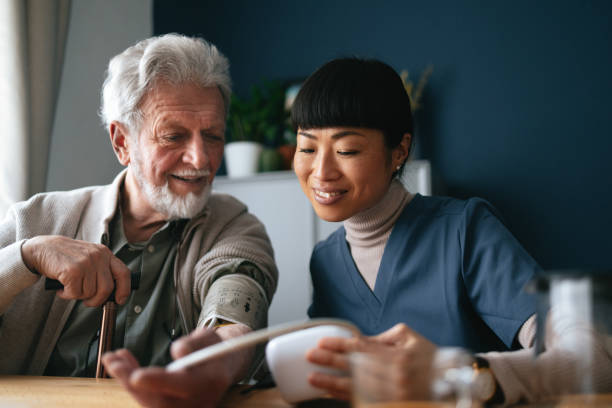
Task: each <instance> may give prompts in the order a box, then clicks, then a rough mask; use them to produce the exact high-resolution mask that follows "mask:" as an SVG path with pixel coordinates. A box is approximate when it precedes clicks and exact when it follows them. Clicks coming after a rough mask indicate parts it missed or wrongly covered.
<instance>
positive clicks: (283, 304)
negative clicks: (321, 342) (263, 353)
mask: <svg viewBox="0 0 612 408" xmlns="http://www.w3.org/2000/svg"><path fill="white" fill-rule="evenodd" d="M402 181H403V182H404V184H405V185H406V186H407V188H408V190H409V191H411V192H419V193H421V194H424V195H429V194H431V170H430V166H429V162H427V161H423V160H418V161H412V162H410V163H408V164H407V166H406V169H405V171H404V175H403V177H402ZM213 190H214V191H216V192H219V193H227V194H231V195H233V196H234V197H236V198H238V199H239V200H240V201H242V202H243V203H245V204H246V205H247V206H248V207H249V211H250V212H251V213H252V214H254V215H255V216H256V217H257V218H259V220H260V221H261V222H262V223H263V224H264V225H265V227H266V231H267V232H268V235H269V236H270V240H271V241H272V246H273V248H274V257H275V259H276V264H277V265H278V271H279V282H278V288H277V290H276V294H275V295H274V299H273V301H272V305H271V307H270V314H269V324H270V325H273V324H277V323H282V322H287V321H291V320H303V319H306V317H307V316H306V309H307V308H308V306H309V305H310V297H311V283H310V273H309V270H308V264H309V261H310V253H311V252H312V249H313V247H314V244H315V243H316V242H318V241H320V240H322V239H324V238H326V237H327V236H328V235H329V234H330V233H331V232H333V231H334V230H336V229H337V228H338V227H339V226H340V224H341V223H330V222H325V221H323V220H321V219H319V218H318V217H317V216H316V214H315V213H314V211H313V210H312V207H311V206H310V203H309V202H308V199H307V198H306V196H304V194H303V193H302V189H301V188H300V184H299V182H298V180H297V178H296V177H295V174H294V173H293V172H292V171H281V172H272V173H261V174H257V175H256V176H253V177H246V178H238V179H230V178H228V177H225V176H219V177H216V178H215V181H214V185H213Z"/></svg>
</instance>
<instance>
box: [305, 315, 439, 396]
mask: <svg viewBox="0 0 612 408" xmlns="http://www.w3.org/2000/svg"><path fill="white" fill-rule="evenodd" d="M436 350H437V347H436V346H435V345H434V344H433V343H431V342H430V341H429V340H427V339H426V338H424V337H423V336H421V335H420V334H418V333H417V332H415V331H413V330H411V329H410V328H409V327H408V326H406V325H405V324H403V323H399V324H397V325H395V326H393V327H392V328H391V329H389V330H387V331H385V332H383V333H381V334H379V335H377V336H372V337H353V338H350V339H346V338H338V337H333V338H332V337H328V338H323V339H321V340H320V341H319V343H318V346H317V348H314V349H311V350H309V351H308V352H307V354H306V358H307V360H308V361H310V362H311V363H314V364H319V365H322V366H326V367H330V368H335V369H338V370H342V371H348V370H349V353H351V352H363V353H369V354H373V355H378V356H380V358H381V359H384V358H386V357H388V356H392V360H390V361H392V364H389V365H388V366H387V367H386V369H385V370H384V372H383V373H380V374H381V375H380V376H373V377H372V381H373V382H375V381H378V382H379V383H380V384H379V385H380V386H384V387H385V388H387V389H388V392H387V394H388V395H390V396H394V397H395V399H426V398H428V397H429V383H430V378H431V363H432V361H433V357H434V355H435V353H436ZM309 382H310V384H312V385H313V386H315V387H318V388H323V389H325V390H326V391H327V392H329V394H330V395H331V396H332V397H334V398H338V399H344V400H348V399H350V397H351V379H350V377H347V376H336V375H331V374H325V373H321V372H315V373H312V374H311V375H310V377H309Z"/></svg>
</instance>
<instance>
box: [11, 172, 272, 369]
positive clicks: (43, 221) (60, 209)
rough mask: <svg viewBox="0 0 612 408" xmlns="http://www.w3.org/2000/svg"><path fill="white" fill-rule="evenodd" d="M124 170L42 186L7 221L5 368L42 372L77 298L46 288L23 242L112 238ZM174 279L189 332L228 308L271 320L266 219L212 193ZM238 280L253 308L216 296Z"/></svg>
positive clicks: (251, 319)
mask: <svg viewBox="0 0 612 408" xmlns="http://www.w3.org/2000/svg"><path fill="white" fill-rule="evenodd" d="M124 178H125V171H123V172H121V173H120V174H119V175H118V176H117V177H116V178H115V180H114V181H113V183H112V184H110V185H107V186H96V187H86V188H82V189H78V190H73V191H67V192H52V193H43V194H37V195H35V196H33V197H32V198H31V199H29V200H28V201H25V202H20V203H17V204H15V205H14V206H12V207H11V209H10V210H9V212H8V214H7V216H6V217H5V219H4V220H3V221H2V223H1V224H0V374H30V375H41V374H42V373H43V372H44V370H45V367H46V365H47V362H48V359H49V357H50V355H51V352H52V351H53V348H54V347H55V344H56V342H57V340H58V338H59V335H60V334H61V332H62V329H63V327H64V324H65V323H66V320H67V319H68V316H69V315H70V312H71V311H72V309H73V307H74V305H75V303H76V301H74V300H72V301H68V300H64V299H60V298H59V297H56V296H55V293H54V292H49V291H45V290H44V279H41V278H40V277H39V276H37V275H34V274H33V273H32V272H30V271H29V270H28V269H27V267H26V266H25V264H24V263H23V259H22V257H21V245H22V244H23V242H24V241H25V240H26V239H28V238H31V237H34V236H37V235H48V234H53V235H63V236H67V237H71V238H74V239H79V240H84V241H88V242H96V243H102V244H108V236H109V235H108V234H109V231H108V224H109V222H110V221H111V220H112V218H113V215H114V213H115V210H116V208H117V203H118V199H119V191H120V186H121V184H122V183H123V180H124ZM253 266H255V267H253ZM219 278H220V279H219ZM174 279H175V283H176V287H177V299H178V304H179V312H180V315H181V318H182V323H183V326H184V327H183V329H184V330H185V332H190V331H192V330H193V329H194V328H195V327H197V326H201V325H203V324H204V323H205V322H206V321H207V320H210V319H215V318H217V317H227V316H229V318H230V319H231V320H233V321H236V322H240V323H244V324H246V325H248V326H249V327H251V328H252V329H258V328H261V327H264V326H265V325H266V324H267V308H268V306H269V304H270V302H271V300H272V296H273V294H274V291H275V290H276V285H277V280H278V271H277V269H276V265H275V263H274V256H273V251H272V246H271V244H270V241H269V239H268V236H267V234H266V231H265V228H264V226H263V225H262V224H261V223H260V222H259V220H257V218H255V217H254V216H253V215H252V214H250V213H248V211H247V208H246V206H245V205H244V204H242V203H241V202H239V201H238V200H236V199H234V198H233V197H231V196H228V195H224V194H212V195H211V197H210V199H209V202H208V204H207V206H206V208H205V209H204V211H203V212H202V213H201V214H200V215H198V216H196V217H194V218H193V219H191V220H190V221H189V222H188V224H187V225H186V227H185V229H184V230H183V234H182V237H181V240H180V242H179V248H178V252H177V256H176V259H175V265H174ZM236 288H239V289H240V291H239V292H240V296H243V297H244V298H245V299H246V297H247V296H248V297H251V300H250V303H251V305H252V306H251V308H250V311H251V312H250V313H246V312H244V313H240V314H237V313H236V312H235V310H229V309H227V307H228V305H223V302H217V301H216V299H218V297H217V296H215V293H219V292H222V291H224V290H226V291H227V290H229V291H232V290H234V291H236ZM237 296H238V295H237Z"/></svg>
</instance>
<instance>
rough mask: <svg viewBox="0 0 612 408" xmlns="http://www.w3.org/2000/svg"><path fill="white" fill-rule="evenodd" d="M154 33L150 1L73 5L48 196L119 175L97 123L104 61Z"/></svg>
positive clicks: (81, 0) (89, 0) (87, 0)
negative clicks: (51, 193) (52, 192)
mask: <svg viewBox="0 0 612 408" xmlns="http://www.w3.org/2000/svg"><path fill="white" fill-rule="evenodd" d="M152 33H153V5H152V0H72V10H71V15H70V27H69V31H68V39H67V43H66V54H65V60H64V67H63V73H62V82H61V85H60V93H59V100H58V106H57V111H56V114H55V123H54V126H53V133H52V135H51V150H50V157H49V171H48V173H47V190H49V191H53V190H67V189H72V188H76V187H82V186H87V185H94V184H106V183H109V182H110V181H112V179H113V178H114V176H115V175H116V174H117V173H118V172H119V171H120V170H121V166H120V165H119V163H118V162H117V159H116V158H115V155H114V153H113V151H112V148H111V145H110V140H109V138H108V134H107V132H106V131H105V129H104V128H103V127H102V125H101V122H100V120H99V118H98V114H97V113H98V110H99V107H100V89H101V87H102V82H103V80H104V73H105V71H106V66H107V64H108V61H109V59H110V58H111V57H112V56H114V55H116V54H118V53H119V52H121V51H123V50H124V49H125V48H127V47H128V46H130V45H132V44H134V43H135V42H136V41H139V40H142V39H144V38H146V37H150V36H151V35H152Z"/></svg>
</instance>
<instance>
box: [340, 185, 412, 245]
mask: <svg viewBox="0 0 612 408" xmlns="http://www.w3.org/2000/svg"><path fill="white" fill-rule="evenodd" d="M412 197H413V195H412V194H410V193H409V192H408V191H407V190H406V189H405V188H404V186H403V185H402V183H401V182H400V181H399V180H397V179H394V180H393V181H392V182H391V184H390V185H389V189H388V190H387V192H386V193H385V195H384V196H383V197H382V199H381V200H380V201H379V202H378V203H376V204H375V205H374V206H373V207H370V208H368V209H366V210H364V211H362V212H360V213H358V214H355V215H354V216H352V217H351V218H348V219H347V220H345V221H344V228H345V230H346V240H347V241H348V243H349V244H351V247H353V246H360V247H371V246H375V245H378V244H380V242H378V241H380V240H382V241H386V240H387V238H388V237H389V232H390V231H391V229H392V228H393V225H394V224H395V221H396V220H397V218H398V217H399V216H400V214H401V213H402V210H403V209H404V207H405V206H406V204H408V203H409V202H410V200H412Z"/></svg>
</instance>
